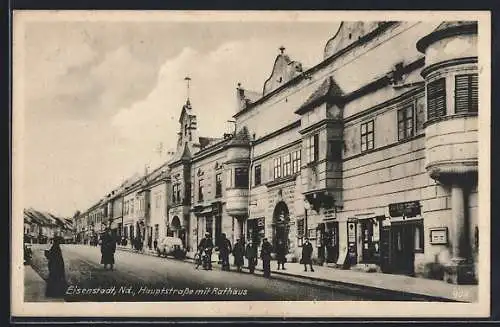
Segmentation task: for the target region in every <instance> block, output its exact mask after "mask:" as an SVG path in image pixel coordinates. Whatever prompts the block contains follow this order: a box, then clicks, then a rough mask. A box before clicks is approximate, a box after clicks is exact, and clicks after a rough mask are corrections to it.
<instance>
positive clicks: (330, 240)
mask: <svg viewBox="0 0 500 327" xmlns="http://www.w3.org/2000/svg"><path fill="white" fill-rule="evenodd" d="M324 241H325V261H326V262H327V263H335V262H337V260H338V258H339V223H338V222H329V223H326V228H325V238H324Z"/></svg>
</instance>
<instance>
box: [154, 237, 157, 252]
mask: <svg viewBox="0 0 500 327" xmlns="http://www.w3.org/2000/svg"><path fill="white" fill-rule="evenodd" d="M153 246H154V249H155V251H156V249H157V248H158V239H157V238H155V240H154V242H153Z"/></svg>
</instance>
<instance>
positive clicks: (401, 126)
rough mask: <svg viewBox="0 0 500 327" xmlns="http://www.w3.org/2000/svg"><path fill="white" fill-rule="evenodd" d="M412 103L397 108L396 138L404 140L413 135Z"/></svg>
mask: <svg viewBox="0 0 500 327" xmlns="http://www.w3.org/2000/svg"><path fill="white" fill-rule="evenodd" d="M414 122H415V119H414V115H413V105H408V106H406V107H404V108H402V109H399V110H398V140H399V141H401V140H404V139H407V138H409V137H412V136H413V135H414V127H413V126H414V125H415V124H414Z"/></svg>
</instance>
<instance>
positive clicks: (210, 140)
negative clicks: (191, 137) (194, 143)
mask: <svg viewBox="0 0 500 327" xmlns="http://www.w3.org/2000/svg"><path fill="white" fill-rule="evenodd" d="M221 140H222V138H217V137H199V142H200V147H201V148H202V149H203V148H206V147H208V146H210V145H212V144H214V143H217V142H219V141H221Z"/></svg>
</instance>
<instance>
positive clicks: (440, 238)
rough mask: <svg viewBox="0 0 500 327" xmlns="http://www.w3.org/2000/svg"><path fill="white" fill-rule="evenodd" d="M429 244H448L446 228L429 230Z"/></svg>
mask: <svg viewBox="0 0 500 327" xmlns="http://www.w3.org/2000/svg"><path fill="white" fill-rule="evenodd" d="M430 243H431V244H448V228H447V227H439V228H431V230H430Z"/></svg>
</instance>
